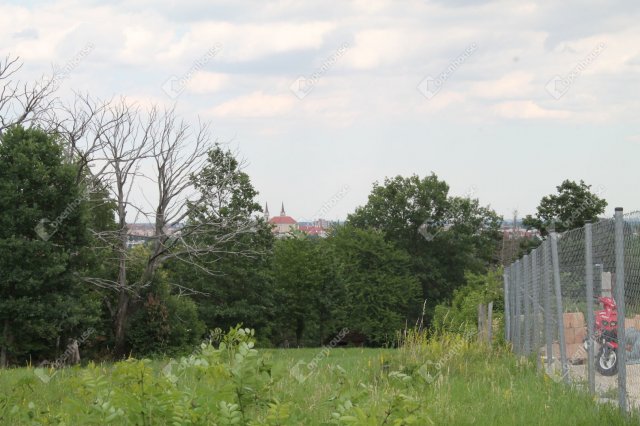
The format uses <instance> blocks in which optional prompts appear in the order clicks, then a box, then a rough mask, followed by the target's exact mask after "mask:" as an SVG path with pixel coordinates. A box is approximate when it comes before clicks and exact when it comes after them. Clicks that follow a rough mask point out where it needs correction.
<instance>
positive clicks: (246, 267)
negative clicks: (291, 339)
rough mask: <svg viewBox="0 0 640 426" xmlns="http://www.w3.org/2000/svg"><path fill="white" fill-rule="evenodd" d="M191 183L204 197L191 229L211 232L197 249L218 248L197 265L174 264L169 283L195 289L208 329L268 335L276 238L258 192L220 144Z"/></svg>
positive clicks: (199, 241) (197, 241) (198, 242)
mask: <svg viewBox="0 0 640 426" xmlns="http://www.w3.org/2000/svg"><path fill="white" fill-rule="evenodd" d="M192 181H193V183H194V186H195V187H196V189H197V190H198V191H199V192H200V193H201V194H202V197H201V198H200V200H199V201H198V202H197V203H194V204H192V205H191V206H190V208H191V214H190V216H189V222H188V227H189V228H191V229H193V228H202V229H206V230H207V231H206V232H200V233H199V235H198V238H197V239H195V240H193V246H194V247H196V248H197V247H207V246H214V247H215V248H216V249H215V250H212V251H211V252H208V253H207V252H206V250H205V251H204V252H203V253H202V254H201V255H199V256H198V259H197V261H195V262H189V261H187V262H185V261H182V262H177V261H173V262H171V263H170V264H169V265H168V267H167V268H166V269H167V271H168V272H169V281H170V282H171V283H173V284H176V285H177V286H178V287H179V288H182V289H189V290H193V294H192V296H191V297H192V298H193V300H195V301H196V303H197V306H198V312H199V315H200V318H201V319H202V320H203V321H204V322H205V324H206V325H207V327H209V328H216V327H219V328H222V329H228V328H230V327H233V326H235V325H237V324H238V323H243V324H244V325H246V326H249V327H252V328H254V329H256V330H258V331H259V334H262V335H266V334H268V333H269V331H268V330H267V327H268V324H269V318H270V316H271V313H272V311H273V305H272V299H271V295H272V292H271V281H270V278H269V274H268V268H269V266H268V262H269V254H270V252H271V250H272V247H273V240H274V238H273V234H272V232H271V227H270V225H269V224H268V223H266V221H265V220H264V219H263V218H260V217H257V215H258V214H259V213H261V212H262V209H261V207H260V205H259V204H257V203H256V201H255V198H256V197H257V195H258V192H257V191H256V190H255V188H254V187H253V185H252V183H251V179H250V178H249V176H248V175H247V174H246V173H244V172H243V171H242V168H241V163H240V162H239V161H238V160H237V159H236V157H235V156H234V155H233V153H232V152H230V151H229V150H225V149H223V148H222V147H221V146H219V145H216V146H215V147H214V148H213V149H212V150H211V151H210V152H209V154H208V159H207V163H206V165H205V167H204V168H203V169H202V171H201V172H200V173H199V174H198V175H196V176H193V178H192ZM207 228H208V229H207ZM236 230H241V231H240V232H236ZM187 292H188V290H187ZM263 333H264V334H263Z"/></svg>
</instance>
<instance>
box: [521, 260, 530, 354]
mask: <svg viewBox="0 0 640 426" xmlns="http://www.w3.org/2000/svg"><path fill="white" fill-rule="evenodd" d="M530 268H531V263H530V262H529V255H527V254H525V255H524V257H523V258H522V277H523V279H522V282H523V295H524V298H523V299H524V345H523V352H524V354H525V355H530V354H531V295H530V290H531V273H530Z"/></svg>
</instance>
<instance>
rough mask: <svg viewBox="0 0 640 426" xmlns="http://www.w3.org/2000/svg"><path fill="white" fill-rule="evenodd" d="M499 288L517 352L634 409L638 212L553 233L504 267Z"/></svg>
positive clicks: (638, 389)
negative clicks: (502, 289)
mask: <svg viewBox="0 0 640 426" xmlns="http://www.w3.org/2000/svg"><path fill="white" fill-rule="evenodd" d="M504 290H505V312H506V314H505V316H506V322H507V323H508V324H506V326H505V335H506V337H507V340H509V341H510V342H511V344H512V347H513V350H514V352H515V353H517V354H519V355H523V356H535V357H536V358H537V359H538V365H539V366H540V367H541V368H544V370H545V372H546V374H548V375H549V377H551V378H553V379H554V380H557V381H565V382H567V383H571V384H572V385H574V386H578V387H581V388H584V389H585V390H586V391H589V392H592V393H594V394H595V395H596V396H597V397H598V398H599V399H600V400H602V401H609V402H613V403H617V404H619V406H620V407H621V409H623V410H627V409H640V212H634V213H629V214H626V215H623V214H622V211H618V210H616V217H615V218H613V219H607V220H601V221H599V222H597V223H594V224H587V225H585V227H584V228H579V229H574V230H571V231H567V232H564V233H562V234H555V233H551V234H550V235H549V236H548V237H547V238H545V239H544V240H543V241H542V244H541V245H540V246H539V247H537V248H536V249H535V250H533V251H531V252H530V253H529V254H527V255H524V256H523V257H521V258H520V259H518V260H516V261H515V262H514V263H512V264H511V265H509V266H507V267H506V268H505V271H504ZM618 343H620V346H619V347H618ZM622 343H624V344H622Z"/></svg>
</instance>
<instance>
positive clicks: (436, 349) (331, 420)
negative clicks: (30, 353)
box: [0, 329, 639, 425]
mask: <svg viewBox="0 0 640 426" xmlns="http://www.w3.org/2000/svg"><path fill="white" fill-rule="evenodd" d="M251 338H252V336H251V335H250V333H245V334H242V333H241V335H240V336H235V337H234V338H233V339H227V340H226V341H227V342H229V343H228V345H226V346H225V347H222V348H218V347H216V348H213V347H210V346H208V345H205V346H204V347H203V348H201V349H200V350H198V351H197V352H196V353H194V354H193V355H192V356H190V357H187V358H185V359H182V360H175V361H174V362H173V363H172V364H170V367H169V368H167V361H166V360H162V361H160V360H158V361H153V362H151V361H138V360H130V361H127V362H123V363H116V364H113V365H92V366H89V367H87V368H79V367H78V368H70V369H65V370H63V371H61V372H59V373H58V374H57V375H55V376H54V377H53V378H51V380H50V382H49V383H48V384H47V383H43V382H42V381H41V380H40V379H39V378H37V377H36V375H35V374H34V370H33V369H31V368H21V369H14V370H6V371H1V372H0V424H11V425H23V424H24V425H40V424H57V425H76V424H96V425H98V424H114V425H116V424H117V425H120V424H132V425H133V424H140V425H142V424H146V425H164V424H173V425H181V424H203V425H204V424H207V425H213V424H219V425H221V424H247V425H259V424H260V425H301V424H302V425H329V424H355V425H410V424H414V425H428V424H434V425H439V424H453V425H458V424H480V425H494V424H498V425H514V424H540V425H548V424H549V425H554V424H557V425H588V424H606V425H623V424H632V423H634V422H635V423H637V422H638V420H639V419H638V418H637V417H636V416H634V415H632V416H629V417H628V418H624V417H623V416H621V415H620V414H619V412H618V409H617V408H616V407H614V406H612V405H603V404H599V403H596V402H595V401H594V400H593V399H592V398H591V397H589V396H588V395H585V394H584V393H581V392H579V391H577V390H575V389H572V388H570V387H567V386H565V385H563V384H558V383H555V382H554V381H553V380H550V379H545V378H544V377H543V376H540V375H539V374H538V373H537V371H536V368H535V365H534V364H533V363H532V362H530V361H529V360H523V359H517V358H515V357H513V356H512V355H511V354H510V353H509V352H508V351H507V350H506V349H505V348H503V347H500V346H499V347H496V348H489V347H487V346H486V345H478V344H476V343H475V342H474V339H470V338H469V337H468V336H467V337H465V336H464V335H461V334H458V333H449V332H440V331H431V332H429V333H427V332H425V331H424V330H420V329H415V330H407V331H406V332H404V333H402V334H401V335H400V336H399V337H398V338H399V342H400V343H402V344H401V346H400V347H399V348H397V349H367V348H349V349H338V348H336V349H332V350H329V351H325V352H323V353H322V355H321V356H319V355H318V354H319V353H320V350H319V349H287V350H267V351H256V349H255V348H253V347H252V344H251ZM400 339H401V341H400ZM307 365H312V366H313V368H307ZM296 366H298V367H297V368H298V370H296ZM300 369H301V370H300ZM295 371H298V372H300V371H302V372H303V373H304V374H303V375H300V374H297V375H296V374H294V372H295Z"/></svg>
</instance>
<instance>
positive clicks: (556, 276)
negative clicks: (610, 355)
mask: <svg viewBox="0 0 640 426" xmlns="http://www.w3.org/2000/svg"><path fill="white" fill-rule="evenodd" d="M550 238H551V264H552V266H553V283H554V287H555V291H556V308H557V315H558V340H559V346H560V362H561V363H562V377H563V379H564V381H565V382H566V383H569V365H568V364H567V342H566V341H565V340H564V315H563V314H564V312H563V309H562V286H561V284H560V263H559V261H558V234H556V232H555V231H552V232H551V233H550Z"/></svg>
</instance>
